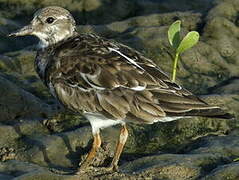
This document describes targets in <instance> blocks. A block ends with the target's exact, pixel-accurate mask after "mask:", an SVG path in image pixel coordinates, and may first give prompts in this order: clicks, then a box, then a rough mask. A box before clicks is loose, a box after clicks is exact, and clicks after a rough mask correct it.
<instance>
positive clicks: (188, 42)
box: [168, 20, 199, 82]
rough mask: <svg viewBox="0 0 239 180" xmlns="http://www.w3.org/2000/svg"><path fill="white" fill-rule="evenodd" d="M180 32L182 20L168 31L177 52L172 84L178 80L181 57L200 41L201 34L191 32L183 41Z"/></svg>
mask: <svg viewBox="0 0 239 180" xmlns="http://www.w3.org/2000/svg"><path fill="white" fill-rule="evenodd" d="M180 30H181V21H180V20H177V21H175V22H174V23H173V24H172V25H171V26H170V27H169V29H168V40H169V43H170V45H171V46H172V47H173V49H174V52H175V56H174V63H173V69H172V82H175V79H176V73H177V64H178V58H179V55H180V54H181V53H183V52H184V51H186V50H188V49H190V48H191V47H193V46H194V45H195V44H197V42H198V40H199V33H198V32H196V31H190V32H189V33H188V34H187V35H186V36H185V37H184V38H183V40H181V38H180Z"/></svg>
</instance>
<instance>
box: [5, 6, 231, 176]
mask: <svg viewBox="0 0 239 180" xmlns="http://www.w3.org/2000/svg"><path fill="white" fill-rule="evenodd" d="M26 35H33V36H36V37H38V38H39V40H40V41H39V44H38V50H37V55H36V58H35V69H36V72H37V74H38V75H39V77H40V79H41V80H42V81H43V83H44V84H45V85H46V86H47V87H48V88H49V91H50V92H51V94H52V95H53V96H54V97H55V98H56V99H57V100H58V101H59V102H60V103H61V104H62V105H63V106H64V107H65V108H66V109H69V110H71V111H73V112H76V113H80V114H82V115H83V116H84V117H85V118H86V119H87V120H88V121H89V122H90V125H91V128H92V135H93V144H92V147H91V150H90V151H89V153H88V155H87V157H86V159H85V160H84V161H83V162H82V163H80V167H79V170H78V172H81V171H84V170H86V169H87V168H89V166H90V165H91V163H92V161H93V159H94V157H95V155H96V153H97V150H98V149H99V148H100V146H101V137H100V130H102V129H104V128H107V127H111V126H114V125H117V124H118V125H121V130H120V135H119V140H118V143H117V145H116V150H115V154H114V157H113V160H112V162H111V164H110V166H109V167H108V169H109V170H113V171H115V170H117V169H118V161H119V158H120V155H121V153H122V151H123V148H124V145H125V143H126V140H127V137H128V134H129V133H128V130H127V126H126V125H127V124H130V123H137V124H153V123H156V122H169V121H174V120H178V119H181V118H186V117H189V118H190V117H195V116H202V117H211V118H226V119H229V118H231V117H232V116H231V114H229V113H226V112H224V111H223V110H222V109H221V108H220V107H218V106H214V105H209V104H208V103H206V102H205V101H203V100H202V99H200V98H199V97H197V96H196V95H194V94H193V93H191V92H190V91H188V90H186V89H185V88H184V87H182V86H181V85H179V84H178V83H176V82H172V81H171V80H170V78H169V76H168V75H167V74H166V73H165V72H163V71H162V69H161V68H160V67H158V66H157V65H156V64H155V63H154V62H153V60H151V59H149V58H147V57H145V56H144V55H143V54H142V53H140V52H138V51H137V50H135V49H133V48H131V47H129V46H126V45H124V44H122V43H119V42H116V41H114V40H110V39H106V38H104V37H100V36H98V35H96V34H93V33H78V32H77V28H76V22H75V20H74V18H73V16H72V15H71V13H70V12H69V11H68V10H66V9H64V8H62V7H58V6H49V7H45V8H42V9H40V10H38V11H37V12H36V13H35V14H34V16H33V19H32V21H31V22H30V24H29V25H26V26H24V27H23V28H21V29H19V30H17V31H16V32H13V33H10V34H9V36H15V37H16V36H26Z"/></svg>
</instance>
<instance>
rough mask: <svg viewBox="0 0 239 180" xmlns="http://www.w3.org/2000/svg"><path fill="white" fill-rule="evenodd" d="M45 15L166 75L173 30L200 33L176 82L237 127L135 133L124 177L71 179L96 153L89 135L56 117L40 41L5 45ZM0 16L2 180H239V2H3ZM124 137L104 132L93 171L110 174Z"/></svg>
mask: <svg viewBox="0 0 239 180" xmlns="http://www.w3.org/2000/svg"><path fill="white" fill-rule="evenodd" d="M48 5H60V6H62V7H65V8H67V9H69V10H70V11H71V12H73V14H74V16H75V17H76V19H77V23H78V24H79V26H78V30H79V32H94V33H96V34H99V35H101V36H104V37H107V38H111V39H114V40H116V41H119V42H122V43H124V44H127V45H129V46H131V47H133V48H135V49H137V50H139V51H141V52H143V53H144V54H145V55H146V56H147V57H149V58H151V59H153V60H154V61H155V62H156V63H157V64H158V65H159V66H160V67H161V68H162V69H163V70H164V71H166V72H168V73H171V66H172V61H173V60H172V54H173V52H172V49H171V48H170V45H169V43H168V40H167V29H168V27H169V25H170V24H171V23H173V22H174V21H175V20H177V19H180V20H181V21H182V30H183V34H186V33H187V32H188V31H191V30H196V31H198V32H199V33H200V36H201V37H200V42H199V43H198V44H197V45H196V46H195V47H194V48H192V49H191V50H189V51H187V52H185V53H184V54H182V57H181V61H180V63H179V71H178V77H177V78H178V79H177V81H178V82H180V83H181V84H182V85H183V86H184V87H186V88H187V89H188V90H190V91H192V92H194V93H195V94H198V95H201V97H202V98H203V99H205V100H206V101H207V102H208V103H211V104H217V105H219V106H220V107H222V108H223V109H225V110H226V111H228V112H230V113H233V114H234V115H235V116H236V118H235V119H233V120H224V119H208V118H188V119H180V120H178V121H174V122H169V123H157V124H153V125H142V126H141V125H129V131H130V132H129V133H130V136H129V139H128V142H127V144H126V147H125V150H124V152H123V155H122V158H121V160H120V163H119V164H120V168H119V172H115V173H105V172H102V171H100V170H99V171H97V169H96V168H92V171H89V172H87V173H84V174H82V175H81V176H80V177H79V176H74V175H73V172H74V171H75V170H76V169H77V167H78V163H79V162H80V161H81V160H82V159H84V158H85V156H86V153H87V152H88V151H89V149H90V147H91V143H92V135H91V129H90V126H89V124H88V122H87V121H86V120H85V119H84V118H83V117H82V116H81V115H79V114H72V113H71V112H68V111H66V110H64V109H63V108H62V107H60V106H59V104H58V102H57V101H56V100H55V99H54V98H53V97H52V96H51V95H50V94H49V92H48V90H47V89H46V88H45V87H44V85H43V84H42V82H41V81H40V80H39V79H38V77H37V75H36V73H35V71H34V64H33V63H34V57H35V53H36V46H35V45H34V43H35V44H36V43H37V40H36V39H35V38H32V37H23V38H18V39H11V38H8V37H7V36H6V35H7V34H8V33H9V32H11V31H14V30H15V29H17V28H19V27H21V26H22V25H25V24H26V23H27V22H28V21H30V19H31V17H32V14H33V13H34V12H35V11H36V10H37V9H39V8H41V7H45V6H48ZM0 7H1V10H0V180H12V179H14V180H41V179H42V180H74V179H102V180H103V179H125V180H131V179H132V180H133V179H140V180H141V179H159V180H165V179H167V180H188V179H190V180H225V179H227V180H237V179H239V161H236V159H237V158H239V68H238V67H239V52H238V49H239V40H238V39H239V38H238V37H239V30H238V26H239V23H238V22H239V21H238V20H239V16H238V14H239V13H238V12H239V1H238V0H202V1H196V0H192V1H190V3H189V1H187V0H182V1H177V0H167V1H160V2H159V1H154V0H145V1H142V0H132V1H127V0H116V1H113V0H109V1H104V0H77V1H73V2H71V1H67V0H64V1H60V2H57V1H54V0H49V1H42V2H39V1H37V0H33V1H24V0H14V1H13V0H9V1H0ZM112 9H114V11H113V12H112ZM118 134H119V127H117V126H116V127H113V128H108V129H105V130H103V132H102V136H103V142H104V143H103V145H102V147H101V149H100V152H99V153H98V155H97V157H96V159H95V161H94V164H93V165H94V166H107V165H108V164H109V162H110V161H111V158H112V156H113V152H114V147H115V143H116V142H117V137H118Z"/></svg>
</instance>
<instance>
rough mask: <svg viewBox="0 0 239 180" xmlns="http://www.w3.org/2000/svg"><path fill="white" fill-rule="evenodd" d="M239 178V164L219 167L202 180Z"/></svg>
mask: <svg viewBox="0 0 239 180" xmlns="http://www.w3.org/2000/svg"><path fill="white" fill-rule="evenodd" d="M238 177H239V163H231V164H228V165H223V166H219V167H218V168H216V169H214V170H213V171H212V172H211V173H210V174H209V175H207V176H206V177H204V178H201V179H202V180H224V179H228V180H236V179H238Z"/></svg>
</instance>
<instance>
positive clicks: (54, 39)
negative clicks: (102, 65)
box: [38, 31, 78, 49]
mask: <svg viewBox="0 0 239 180" xmlns="http://www.w3.org/2000/svg"><path fill="white" fill-rule="evenodd" d="M77 34H78V33H77V32H76V31H72V32H69V31H68V32H61V33H58V34H54V35H51V36H48V37H42V38H40V42H39V44H38V48H39V49H45V48H47V47H49V46H54V45H56V44H58V43H59V42H62V41H65V40H66V39H69V38H70V37H73V36H75V35H77Z"/></svg>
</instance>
